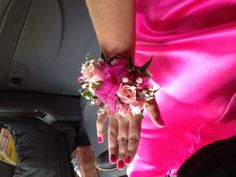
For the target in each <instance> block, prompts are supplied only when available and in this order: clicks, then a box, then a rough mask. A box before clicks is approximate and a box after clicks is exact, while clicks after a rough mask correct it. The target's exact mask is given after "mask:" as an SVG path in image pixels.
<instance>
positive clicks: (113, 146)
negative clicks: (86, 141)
mask: <svg viewBox="0 0 236 177" xmlns="http://www.w3.org/2000/svg"><path fill="white" fill-rule="evenodd" d="M146 110H147V112H148V114H149V116H150V118H151V119H152V121H153V123H154V124H155V125H156V126H158V127H163V126H164V122H163V120H162V119H161V117H160V112H159V109H158V106H157V104H156V101H155V99H152V100H150V101H149V102H147V104H146ZM107 119H109V124H108V149H109V159H110V162H111V163H116V164H117V168H118V169H123V168H124V166H125V165H128V164H130V163H131V162H132V160H133V159H134V156H135V154H136V151H137V148H138V144H139V139H140V132H141V122H142V118H141V117H140V116H133V115H130V116H129V117H122V116H120V115H117V114H116V115H115V114H113V113H111V112H108V111H99V112H98V118H97V136H98V142H99V143H102V142H103V140H104V137H105V134H104V124H105V122H106V120H107Z"/></svg>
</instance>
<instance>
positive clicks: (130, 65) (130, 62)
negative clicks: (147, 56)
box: [128, 55, 134, 70]
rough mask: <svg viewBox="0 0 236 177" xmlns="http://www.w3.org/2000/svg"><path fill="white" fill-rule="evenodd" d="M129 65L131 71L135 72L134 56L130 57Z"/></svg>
mask: <svg viewBox="0 0 236 177" xmlns="http://www.w3.org/2000/svg"><path fill="white" fill-rule="evenodd" d="M128 65H129V69H131V70H133V67H134V63H133V58H132V55H129V59H128Z"/></svg>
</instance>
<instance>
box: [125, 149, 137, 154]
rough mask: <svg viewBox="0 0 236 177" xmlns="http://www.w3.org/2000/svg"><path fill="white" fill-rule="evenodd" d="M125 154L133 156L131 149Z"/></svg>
mask: <svg viewBox="0 0 236 177" xmlns="http://www.w3.org/2000/svg"><path fill="white" fill-rule="evenodd" d="M126 154H129V155H133V154H135V152H134V150H132V149H128V150H127V152H126Z"/></svg>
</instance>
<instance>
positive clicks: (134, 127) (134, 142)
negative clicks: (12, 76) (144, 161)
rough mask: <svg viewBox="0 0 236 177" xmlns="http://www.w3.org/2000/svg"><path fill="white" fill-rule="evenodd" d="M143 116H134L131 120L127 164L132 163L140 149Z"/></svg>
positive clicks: (126, 156)
mask: <svg viewBox="0 0 236 177" xmlns="http://www.w3.org/2000/svg"><path fill="white" fill-rule="evenodd" d="M141 122H142V118H141V117H140V116H135V117H132V118H131V119H130V121H129V136H128V137H129V139H128V148H127V152H126V155H125V164H127V165H128V164H130V163H131V162H132V160H133V159H134V156H135V154H136V152H137V149H138V144H139V138H140V132H141Z"/></svg>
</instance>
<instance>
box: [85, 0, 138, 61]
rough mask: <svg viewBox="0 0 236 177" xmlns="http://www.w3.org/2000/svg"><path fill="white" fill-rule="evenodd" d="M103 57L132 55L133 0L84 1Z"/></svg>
mask: <svg viewBox="0 0 236 177" xmlns="http://www.w3.org/2000/svg"><path fill="white" fill-rule="evenodd" d="M86 2H87V6H88V9H89V13H90V16H91V18H92V22H93V24H94V28H95V31H96V34H97V38H98V41H99V44H100V47H101V50H102V51H103V53H104V55H105V57H108V56H110V55H121V56H124V57H127V56H128V55H129V54H132V52H133V47H134V8H135V0H86Z"/></svg>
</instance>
